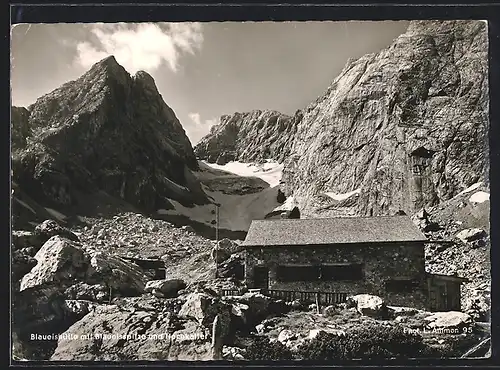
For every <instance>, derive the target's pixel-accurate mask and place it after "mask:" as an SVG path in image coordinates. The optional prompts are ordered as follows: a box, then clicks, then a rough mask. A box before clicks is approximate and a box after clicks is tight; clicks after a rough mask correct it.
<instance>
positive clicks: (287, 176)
mask: <svg viewBox="0 0 500 370" xmlns="http://www.w3.org/2000/svg"><path fill="white" fill-rule="evenodd" d="M487 52H488V47H487V26H486V23H484V22H480V21H447V22H443V21H417V22H412V23H411V25H410V26H409V28H408V31H407V32H406V33H405V34H403V35H401V36H400V37H398V38H397V39H396V40H395V41H394V42H393V44H392V45H391V46H389V47H388V48H387V49H385V50H383V51H381V52H379V53H377V54H370V55H366V56H364V57H362V58H360V59H358V60H355V61H354V60H353V61H349V62H348V64H347V65H346V66H345V68H344V70H343V71H342V73H341V74H340V75H339V76H338V78H337V79H336V80H335V81H334V82H333V83H332V85H331V86H330V88H329V89H328V91H327V92H326V93H325V94H324V95H323V96H322V97H320V98H319V99H318V100H317V101H316V102H315V103H313V104H311V105H310V106H309V107H308V108H307V109H306V111H305V113H304V117H303V119H302V120H301V121H300V123H299V125H298V128H297V134H296V137H295V142H294V147H293V150H292V153H291V155H290V156H289V157H288V158H287V160H286V161H285V171H284V176H283V180H284V181H283V182H284V184H285V192H286V193H287V195H292V194H293V195H294V196H295V197H296V198H297V199H299V202H300V205H301V208H302V209H304V210H305V211H306V213H307V211H308V210H309V211H310V212H316V211H318V210H322V211H325V212H327V213H328V210H329V209H330V211H332V212H333V213H335V209H337V211H338V210H339V209H343V210H344V211H346V212H347V213H354V214H361V215H373V216H375V215H383V214H393V213H394V212H396V211H398V210H404V211H406V212H412V211H414V210H416V209H419V208H421V207H423V206H432V205H435V204H436V203H438V202H440V201H442V200H446V199H449V198H451V197H452V196H454V195H456V194H457V193H458V192H460V191H461V190H463V189H464V188H466V187H468V186H469V185H471V184H473V183H475V182H477V181H479V180H483V181H485V182H488V168H489V159H488V81H487V76H488V59H487ZM349 192H353V193H354V197H357V198H358V199H356V200H355V201H353V200H352V199H351V201H349V199H346V200H342V201H339V200H333V199H328V198H331V197H328V196H327V197H324V196H322V195H321V194H322V193H334V194H345V193H349ZM351 198H352V197H351ZM342 202H343V204H342ZM346 202H347V203H346ZM349 202H350V203H349Z"/></svg>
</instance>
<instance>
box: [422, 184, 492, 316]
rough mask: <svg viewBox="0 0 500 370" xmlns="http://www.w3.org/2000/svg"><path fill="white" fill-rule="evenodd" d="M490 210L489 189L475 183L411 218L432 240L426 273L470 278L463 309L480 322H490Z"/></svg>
mask: <svg viewBox="0 0 500 370" xmlns="http://www.w3.org/2000/svg"><path fill="white" fill-rule="evenodd" d="M478 198H482V199H479V201H477V200H478ZM489 210H490V202H489V189H488V188H487V187H485V186H484V185H482V184H480V183H478V184H476V185H475V186H473V187H471V188H470V189H469V190H467V191H464V192H462V193H461V194H459V195H457V196H455V197H453V198H451V199H450V200H448V201H446V202H443V203H441V204H440V205H438V206H436V207H431V208H429V209H428V210H427V211H426V210H422V211H420V212H418V213H417V214H416V215H414V216H413V219H414V222H415V223H416V224H417V225H418V226H419V227H420V228H421V229H422V231H423V232H424V233H425V234H426V236H427V237H428V238H429V240H432V241H433V243H432V244H428V245H427V246H426V250H425V259H426V261H425V264H426V270H427V272H430V273H437V274H445V275H458V276H460V277H465V278H467V279H469V282H467V283H465V284H464V285H463V286H462V310H464V311H465V312H467V313H469V314H470V315H472V316H474V317H475V318H476V319H478V320H482V321H489V320H490V307H491V259H490V248H491V241H490V236H489V234H490V223H489Z"/></svg>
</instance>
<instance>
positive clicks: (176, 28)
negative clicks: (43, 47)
mask: <svg viewBox="0 0 500 370" xmlns="http://www.w3.org/2000/svg"><path fill="white" fill-rule="evenodd" d="M88 28H89V30H90V34H91V36H92V40H90V41H84V42H80V43H78V44H77V45H76V48H77V58H76V62H77V63H78V64H80V65H81V66H83V67H85V68H89V67H91V66H92V65H93V64H94V63H96V62H98V61H99V60H101V59H103V58H105V57H107V56H109V55H114V56H115V58H116V60H117V61H118V63H120V64H121V65H123V67H124V68H125V69H126V70H127V71H128V72H130V73H135V72H137V71H139V70H146V71H148V72H153V71H155V70H156V69H157V68H158V67H160V65H161V64H162V63H166V65H167V66H168V67H169V68H170V69H171V70H172V71H174V72H177V71H178V69H179V59H180V58H181V56H183V55H186V54H194V53H195V52H196V51H197V50H199V49H200V48H201V45H202V43H203V33H202V26H201V24H200V23H188V22H185V23H138V24H128V23H113V24H105V23H97V24H92V25H90V26H89V27H88Z"/></svg>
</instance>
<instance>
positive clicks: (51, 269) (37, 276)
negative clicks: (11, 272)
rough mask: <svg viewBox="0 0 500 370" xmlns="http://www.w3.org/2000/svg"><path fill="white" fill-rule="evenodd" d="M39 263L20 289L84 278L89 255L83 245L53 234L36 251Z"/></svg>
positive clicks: (26, 277) (25, 278) (27, 275)
mask: <svg viewBox="0 0 500 370" xmlns="http://www.w3.org/2000/svg"><path fill="white" fill-rule="evenodd" d="M35 259H36V260H37V265H36V266H35V267H34V268H33V269H32V270H31V271H30V272H29V273H28V274H26V275H25V276H24V277H23V279H22V280H21V286H20V290H21V291H22V290H25V289H28V288H33V287H37V286H41V285H44V284H47V283H54V282H58V283H59V282H61V283H62V282H65V283H67V282H69V281H73V280H75V279H83V278H85V275H86V270H87V266H88V264H89V256H88V255H87V254H86V253H85V251H84V250H83V249H82V248H81V245H79V244H77V243H75V242H72V241H70V240H68V239H65V238H62V237H60V236H53V237H52V238H51V239H49V240H48V241H47V242H46V243H45V244H44V245H43V246H42V248H41V249H40V250H39V251H38V252H37V253H36V255H35Z"/></svg>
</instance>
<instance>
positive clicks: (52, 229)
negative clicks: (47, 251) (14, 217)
mask: <svg viewBox="0 0 500 370" xmlns="http://www.w3.org/2000/svg"><path fill="white" fill-rule="evenodd" d="M35 235H36V236H38V238H39V241H40V245H42V244H43V243H45V242H46V241H47V240H49V239H50V238H52V237H53V236H56V235H59V236H62V237H64V238H66V239H69V240H71V241H74V242H77V241H79V239H78V236H76V234H75V233H73V232H72V231H71V230H69V229H67V228H65V227H63V226H61V225H59V224H58V223H57V222H56V221H54V220H45V221H43V222H42V223H41V224H39V225H37V227H35Z"/></svg>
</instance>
